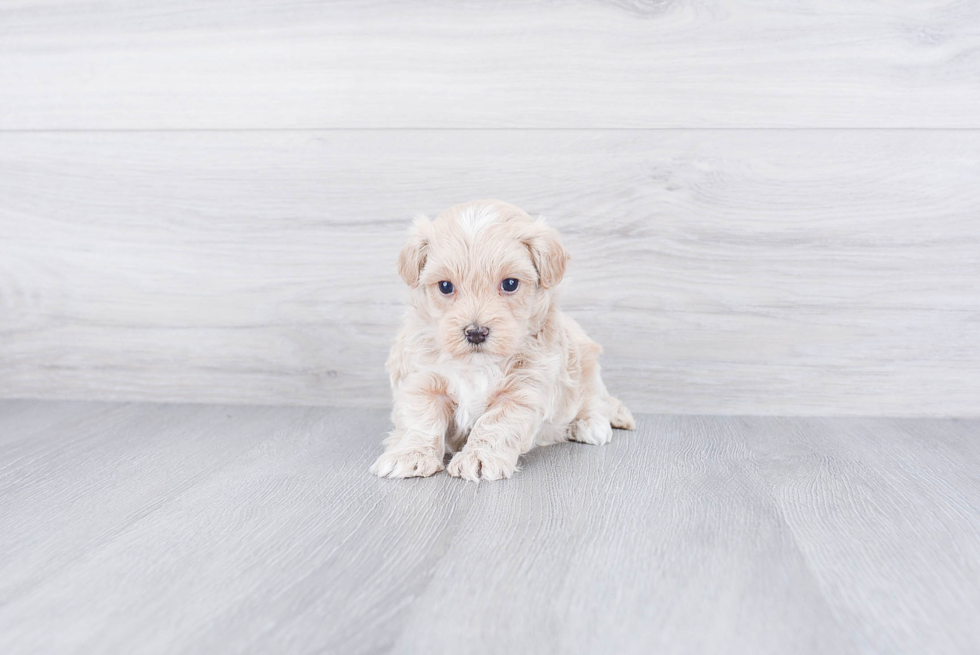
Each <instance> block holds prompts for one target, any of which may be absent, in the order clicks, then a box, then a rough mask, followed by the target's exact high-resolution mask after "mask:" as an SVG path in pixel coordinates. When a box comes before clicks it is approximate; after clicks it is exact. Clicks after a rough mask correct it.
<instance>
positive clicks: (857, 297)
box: [0, 131, 980, 415]
mask: <svg viewBox="0 0 980 655" xmlns="http://www.w3.org/2000/svg"><path fill="white" fill-rule="evenodd" d="M978 179H980V132H972V131H968V132H943V131H928V132H918V131H873V132H862V131H857V132H856V131H808V132H796V131H759V132H756V131H656V132H650V131H626V132H622V131H613V132H603V131H587V132H582V131H570V132H564V131H547V132H510V131H504V132H479V131H477V132H472V131H459V132H456V131H438V132H433V131H419V132H415V131H377V132H342V131H341V132H335V131H330V132H290V133H280V132H268V133H112V134H4V135H0V198H2V199H3V201H2V203H0V303H2V305H0V307H2V309H0V395H4V396H8V397H46V398H87V399H99V398H104V399H118V400H140V399H141V400H162V401H167V400H170V401H186V400H195V401H210V402H231V403H243V402H251V403H285V404H334V405H359V406H369V407H384V406H387V404H388V402H389V396H388V390H387V382H386V378H385V374H384V370H383V362H384V359H385V357H386V355H387V349H388V344H389V341H390V339H391V337H392V335H393V334H394V332H395V330H396V326H397V322H398V319H399V316H400V314H401V311H402V310H401V306H402V305H401V302H402V299H403V297H404V294H405V289H404V285H403V284H402V283H401V281H400V280H399V279H398V277H397V275H396V273H395V270H394V261H395V258H396V254H397V252H398V249H399V247H400V245H401V243H402V241H403V238H404V234H405V231H406V229H407V225H408V221H409V217H410V216H411V215H412V214H413V213H414V212H416V211H425V212H428V213H430V214H432V213H435V212H438V211H440V210H441V209H443V208H444V207H446V206H448V205H450V204H452V203H455V202H458V201H461V200H464V199H470V198H479V197H501V198H505V199H507V200H510V201H511V202H514V203H517V204H519V205H521V206H524V207H525V208H526V209H528V210H529V211H531V212H532V213H534V214H538V213H543V214H544V215H546V216H548V217H549V218H550V219H551V221H552V223H553V224H554V225H555V226H556V227H558V228H559V229H560V230H561V231H562V233H563V234H564V236H565V241H566V244H567V246H568V248H569V250H570V251H571V253H572V256H573V260H572V265H571V269H570V274H569V278H568V279H567V280H566V282H565V283H564V285H563V287H564V290H563V291H562V294H563V296H562V297H563V305H564V307H565V308H566V309H567V311H569V313H570V314H572V315H573V316H575V317H576V318H577V319H578V320H579V321H580V322H581V323H582V324H583V325H584V326H585V327H586V329H587V330H588V331H589V333H590V334H592V335H593V336H594V337H595V338H596V339H597V340H598V341H599V342H600V343H602V344H603V345H604V346H605V355H604V359H603V364H604V367H605V370H606V377H607V379H608V381H609V385H610V388H611V389H612V390H613V391H614V393H616V395H618V396H620V397H622V398H624V399H625V400H627V402H629V403H630V404H631V406H632V407H633V408H634V410H638V411H657V412H669V413H717V412H727V413H738V414H790V415H792V414H821V413H824V414H826V413H831V414H876V413H877V414H886V415H976V414H978V413H980V325H978V322H980V293H978V291H977V284H976V281H977V279H980V214H978V209H977V208H978V207H980V185H977V184H976V181H977V180H978Z"/></svg>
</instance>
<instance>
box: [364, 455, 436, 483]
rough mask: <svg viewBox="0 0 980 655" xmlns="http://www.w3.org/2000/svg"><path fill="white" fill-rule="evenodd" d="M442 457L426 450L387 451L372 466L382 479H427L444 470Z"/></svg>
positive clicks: (372, 471)
mask: <svg viewBox="0 0 980 655" xmlns="http://www.w3.org/2000/svg"><path fill="white" fill-rule="evenodd" d="M442 468H443V467H442V457H440V456H439V455H437V454H435V453H432V452H428V451H424V450H396V451H385V452H384V453H382V454H381V457H379V458H378V461H376V462H375V463H374V464H373V465H372V466H371V473H374V474H375V475H377V476H378V477H382V478H426V477H428V476H430V475H433V474H434V473H438V472H439V471H441V470H442Z"/></svg>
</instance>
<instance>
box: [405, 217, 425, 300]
mask: <svg viewBox="0 0 980 655" xmlns="http://www.w3.org/2000/svg"><path fill="white" fill-rule="evenodd" d="M428 226H429V219H427V218H426V217H425V216H418V217H416V219H415V225H414V226H413V227H412V232H411V234H410V235H409V237H408V242H407V243H406V244H405V245H404V246H403V247H402V251H401V252H400V253H398V274H399V275H401V276H402V279H403V280H405V284H407V285H408V286H410V287H416V286H418V284H419V276H420V275H421V274H422V268H423V267H424V266H425V259H426V257H427V256H428V251H429V242H428V240H427V239H426V237H425V233H426V231H427V228H428Z"/></svg>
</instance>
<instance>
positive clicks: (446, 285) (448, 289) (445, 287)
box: [439, 280, 455, 296]
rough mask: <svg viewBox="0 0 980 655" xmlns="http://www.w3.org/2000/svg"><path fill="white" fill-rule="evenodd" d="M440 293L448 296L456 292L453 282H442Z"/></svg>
mask: <svg viewBox="0 0 980 655" xmlns="http://www.w3.org/2000/svg"><path fill="white" fill-rule="evenodd" d="M439 291H442V292H443V293H444V294H446V295H447V296H448V295H449V294H451V293H452V292H453V291H455V287H454V286H453V283H452V282H446V281H445V280H443V281H442V282H440V283H439Z"/></svg>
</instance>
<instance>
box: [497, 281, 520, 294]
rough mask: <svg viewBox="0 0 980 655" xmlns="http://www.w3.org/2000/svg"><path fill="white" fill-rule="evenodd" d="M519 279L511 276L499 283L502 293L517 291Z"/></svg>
mask: <svg viewBox="0 0 980 655" xmlns="http://www.w3.org/2000/svg"><path fill="white" fill-rule="evenodd" d="M520 284H521V283H520V281H519V280H516V279H514V278H512V277H509V278H507V279H506V280H504V281H503V282H501V283H500V290H501V291H503V292H504V293H514V292H515V291H517V287H518V286H520Z"/></svg>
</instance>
